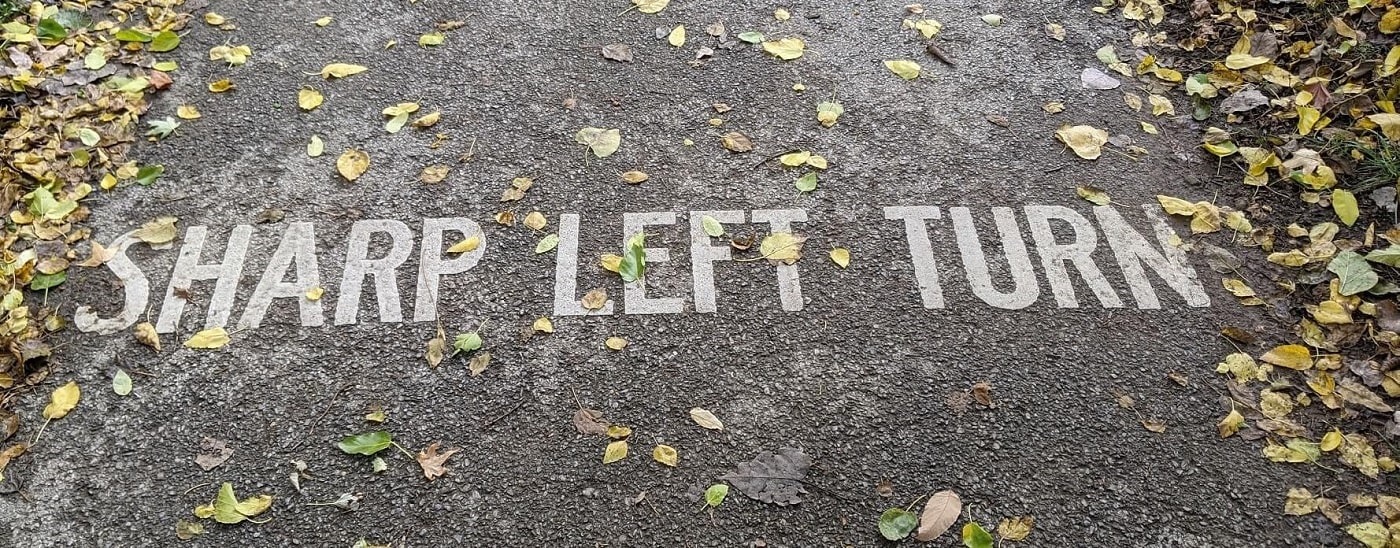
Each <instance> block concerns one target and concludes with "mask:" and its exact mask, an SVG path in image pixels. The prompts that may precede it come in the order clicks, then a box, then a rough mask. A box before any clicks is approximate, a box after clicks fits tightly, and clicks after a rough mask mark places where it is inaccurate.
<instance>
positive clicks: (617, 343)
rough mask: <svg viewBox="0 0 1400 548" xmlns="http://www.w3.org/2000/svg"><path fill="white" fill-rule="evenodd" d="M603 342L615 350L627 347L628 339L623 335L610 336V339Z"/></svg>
mask: <svg viewBox="0 0 1400 548" xmlns="http://www.w3.org/2000/svg"><path fill="white" fill-rule="evenodd" d="M603 344H605V345H607V347H608V348H610V349H613V350H622V349H624V348H627V339H624V338H622V337H608V340H607V341H604V342H603Z"/></svg>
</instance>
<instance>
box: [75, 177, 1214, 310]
mask: <svg viewBox="0 0 1400 548" xmlns="http://www.w3.org/2000/svg"><path fill="white" fill-rule="evenodd" d="M1142 209H1143V211H1144V212H1145V213H1146V217H1147V219H1148V221H1149V223H1150V224H1151V225H1152V226H1151V231H1152V235H1153V237H1154V239H1155V240H1156V245H1154V244H1153V243H1152V242H1151V241H1149V240H1148V238H1147V237H1146V236H1144V235H1143V234H1142V233H1140V232H1138V231H1137V230H1135V229H1134V228H1133V227H1132V226H1131V225H1129V223H1128V222H1127V221H1126V220H1125V219H1124V218H1123V216H1122V215H1121V214H1120V213H1119V212H1118V210H1117V209H1115V208H1113V207H1112V206H1097V207H1093V208H1092V210H1091V215H1085V214H1084V213H1081V212H1079V211H1076V210H1074V209H1071V208H1069V207H1065V206H1045V205H1026V206H1023V207H1021V208H1019V214H1018V209H1017V208H1012V207H992V208H989V209H986V210H974V209H973V208H969V207H962V206H957V207H949V208H947V210H946V212H945V211H944V209H943V208H941V207H939V206H928V205H924V206H890V207H885V208H882V210H883V213H884V218H885V219H886V220H889V221H898V222H901V223H902V224H903V228H904V232H905V237H906V240H907V242H908V248H909V255H908V258H909V261H910V263H911V264H912V266H913V274H914V279H913V280H911V282H912V283H913V284H914V285H915V286H916V287H917V288H918V293H919V296H920V299H921V301H922V303H923V306H924V307H925V308H928V309H940V308H944V307H945V306H946V302H945V301H944V296H943V283H944V279H943V278H940V267H941V268H943V271H942V272H943V274H945V275H947V274H950V273H951V272H949V270H948V267H949V266H950V265H948V264H940V261H939V259H938V256H937V253H935V250H936V248H935V242H938V243H940V244H941V243H943V242H947V241H948V240H952V242H953V244H954V246H953V247H954V248H956V250H957V254H958V256H959V258H960V265H961V267H962V276H959V277H954V278H948V280H949V281H951V282H965V283H966V284H967V286H968V288H969V290H970V291H971V293H972V294H973V295H974V296H975V297H976V298H977V299H978V300H980V301H982V302H983V303H985V304H987V305H988V306H991V307H993V308H999V309H1004V310H1018V309H1022V308H1025V307H1028V306H1031V305H1033V304H1035V303H1037V302H1041V301H1042V295H1041V284H1040V279H1041V276H1040V275H1039V274H1038V271H1037V268H1036V265H1037V264H1038V265H1039V269H1038V270H1039V273H1040V274H1043V276H1044V279H1045V280H1046V282H1047V283H1048V286H1049V288H1050V293H1051V295H1052V296H1053V301H1054V303H1055V306H1056V307H1058V308H1079V307H1080V306H1081V305H1082V304H1083V301H1082V299H1081V297H1080V296H1079V295H1077V294H1076V292H1075V284H1074V279H1073V277H1072V276H1076V275H1077V277H1078V278H1079V279H1080V280H1081V281H1082V282H1083V285H1084V286H1087V287H1088V289H1089V292H1090V293H1092V294H1093V296H1094V300H1095V302H1097V304H1098V305H1099V306H1101V307H1103V308H1122V307H1123V306H1124V300H1123V298H1122V297H1120V296H1119V293H1118V291H1116V290H1115V289H1114V287H1113V284H1112V283H1111V282H1110V281H1109V278H1108V276H1106V275H1105V274H1104V271H1103V268H1104V267H1105V266H1107V265H1106V264H1101V263H1100V262H1095V259H1094V256H1093V254H1094V252H1095V251H1097V250H1099V249H1100V241H1102V242H1105V243H1106V244H1107V247H1108V248H1109V251H1111V254H1112V257H1113V260H1114V261H1115V262H1116V263H1117V266H1118V268H1119V271H1120V273H1121V274H1122V279H1123V281H1124V282H1125V283H1126V284H1127V290H1128V293H1130V294H1131V295H1132V298H1133V303H1134V305H1135V306H1136V307H1137V308H1138V309H1142V310H1152V309H1160V308H1161V307H1162V303H1161V299H1160V298H1159V297H1158V294H1157V290H1156V289H1155V288H1154V287H1153V284H1152V282H1151V281H1150V280H1149V276H1148V272H1149V271H1150V272H1151V273H1152V275H1153V276H1154V277H1156V278H1158V279H1159V280H1161V281H1162V282H1164V283H1165V285H1166V286H1167V287H1168V288H1170V289H1171V290H1172V291H1174V292H1175V293H1176V295H1177V296H1179V297H1180V298H1181V302H1183V303H1184V304H1185V305H1187V306H1190V307H1205V306H1209V305H1210V297H1209V296H1208V295H1207V294H1206V292H1205V288H1204V287H1202V286H1201V283H1200V281H1199V280H1198V279H1197V278H1196V272H1195V270H1194V269H1193V268H1192V267H1191V265H1190V263H1189V262H1188V261H1187V258H1186V254H1185V252H1184V251H1182V250H1181V249H1179V248H1177V247H1176V246H1175V245H1173V243H1172V242H1173V241H1179V240H1177V239H1176V235H1175V233H1174V232H1173V231H1172V229H1171V227H1170V226H1168V225H1167V222H1166V219H1163V218H1162V217H1161V215H1159V214H1158V213H1157V212H1156V209H1155V207H1154V206H1152V205H1146V206H1143V208H1142ZM945 213H946V219H945ZM686 216H687V217H688V219H689V223H688V224H689V235H690V238H689V243H690V273H691V287H692V291H691V294H690V295H688V296H685V295H651V294H648V292H647V287H646V285H645V284H646V278H645V277H643V278H642V279H641V280H639V281H637V282H632V283H627V284H624V286H623V290H622V307H621V308H622V313H623V314H629V315H633V314H682V313H685V311H686V306H685V304H686V301H687V300H689V301H690V302H691V308H692V310H693V311H694V312H696V313H701V314H707V313H714V312H716V311H717V306H716V300H717V299H716V296H717V293H718V291H719V289H718V288H717V286H716V282H715V272H714V265H715V263H718V262H725V261H733V260H735V259H734V258H733V255H732V252H731V250H730V247H729V246H728V245H727V244H726V243H725V242H722V241H721V242H720V243H718V244H716V243H715V241H716V240H715V239H714V238H711V237H710V236H709V235H708V234H706V233H705V231H704V228H703V225H702V222H701V219H703V218H704V217H705V216H710V217H714V218H715V219H717V220H719V221H720V222H721V223H724V224H725V225H727V226H735V225H742V224H745V223H746V222H747V223H752V224H766V225H768V226H767V228H768V231H769V232H772V233H778V232H798V233H800V232H802V229H801V228H800V227H798V226H796V225H798V224H805V223H807V222H808V215H807V211H806V210H803V209H758V210H753V211H749V212H745V211H741V210H718V211H690V212H687V213H686ZM621 217H622V234H621V236H622V237H621V241H622V242H626V241H627V239H628V238H630V237H631V236H633V235H635V234H637V233H639V232H644V231H646V230H647V228H648V227H658V226H672V225H676V224H677V223H678V222H679V219H678V214H677V213H676V212H670V211H660V212H624V213H622V215H621ZM1091 217H1092V220H1091ZM988 221H990V223H988ZM1023 221H1024V226H1026V227H1027V228H1028V233H1029V234H1030V242H1029V245H1028V244H1027V241H1026V239H1025V238H1024V237H1023V230H1022V226H1023ZM1095 222H1097V229H1096V228H1095ZM421 223H422V225H421V230H420V231H419V233H420V234H421V235H422V237H421V242H420V243H418V244H415V235H414V231H413V230H412V229H411V228H410V227H409V225H408V224H407V223H405V222H403V221H398V220H391V219H369V220H360V221H356V222H355V223H354V224H353V225H351V227H350V232H349V234H348V235H347V236H346V244H345V252H344V253H345V260H344V263H343V265H344V268H343V270H342V275H341V280H340V289H339V294H338V297H337V301H336V305H335V317H334V323H335V325H350V324H355V323H359V322H360V312H361V310H360V299H361V297H362V296H363V294H364V293H365V289H366V288H365V285H366V281H367V279H372V281H371V282H370V284H369V286H370V289H371V290H372V292H373V297H374V301H375V310H376V311H377V318H378V320H379V321H380V322H384V323H399V322H403V321H404V314H403V309H402V300H403V299H402V297H401V295H400V287H399V270H400V269H401V268H402V267H403V265H404V264H405V263H406V262H407V261H408V259H409V257H411V256H412V254H413V250H414V247H415V245H417V247H418V248H419V260H418V269H417V276H416V277H415V279H416V280H417V281H416V282H415V283H414V284H413V285H414V299H413V316H412V320H411V321H413V322H429V321H434V320H436V319H437V318H438V302H439V300H440V298H441V295H439V294H438V288H439V286H440V285H441V281H442V279H443V278H445V277H449V276H454V275H460V274H463V273H465V272H468V271H470V270H472V269H473V268H476V267H477V266H478V265H479V264H480V263H481V262H482V260H483V259H484V258H485V252H486V248H487V246H486V245H485V239H486V234H485V232H484V231H483V230H482V227H481V225H480V224H478V223H477V222H475V221H473V220H471V219H467V218H465V217H440V218H427V219H423V220H422V221H421ZM988 224H990V225H991V226H990V227H989V226H987V225H988ZM579 227H580V216H579V214H577V213H563V214H560V215H559V232H558V234H559V245H558V247H557V248H556V249H555V277H554V295H553V301H554V302H553V308H554V315H555V316H608V315H611V314H613V312H614V310H615V309H616V306H615V303H614V302H613V301H612V300H608V301H607V303H606V304H604V306H603V307H602V308H601V309H599V310H586V309H584V308H583V306H582V304H581V303H580V302H579V290H578V281H577V279H578V274H579V254H580V249H579V240H580V238H579V236H580V233H579ZM133 232H134V231H133ZM208 232H209V229H208V227H206V226H203V225H197V226H191V227H189V228H188V229H186V231H185V238H184V240H183V243H182V245H181V246H180V249H179V255H178V257H177V259H176V261H175V265H174V268H173V269H172V271H171V275H170V281H169V283H168V284H167V286H166V290H165V298H164V301H163V302H162V303H161V307H160V315H159V319H158V320H157V323H156V331H157V332H159V333H172V332H174V331H175V330H176V328H177V327H178V325H179V323H180V321H181V319H182V316H183V313H184V309H185V304H186V303H187V301H188V299H189V298H190V295H189V293H188V290H189V287H190V284H192V283H194V282H196V281H213V282H214V291H213V293H212V295H211V296H210V297H209V304H208V307H207V312H206V318H205V328H212V327H223V326H225V325H226V324H227V323H228V320H229V317H230V315H231V314H232V311H233V308H234V303H235V297H236V294H237V292H238V288H239V287H240V285H241V281H242V278H243V274H244V272H243V270H244V269H243V266H244V263H245V261H246V259H247V250H248V246H249V243H250V239H251V237H252V233H253V228H252V227H251V226H249V225H238V226H235V227H234V228H233V229H232V231H231V232H230V236H229V240H228V243H227V245H226V246H225V251H224V255H223V257H222V258H221V259H219V262H205V260H204V259H203V258H202V256H203V255H204V247H205V244H206V243H207V240H208ZM449 233H450V234H453V235H454V239H452V240H450V241H459V240H461V239H465V238H468V237H473V236H475V237H478V238H481V239H482V245H480V246H478V247H477V248H476V249H474V250H472V251H470V252H467V253H462V254H459V255H457V256H454V257H447V256H445V254H444V252H443V249H444V244H445V243H446V242H448V241H449V239H448V238H447V237H446V235H447V234H449ZM1100 233H1101V234H1102V240H1101V239H1100ZM132 234H133V233H127V234H124V235H122V236H121V237H118V238H117V239H116V241H115V242H114V243H113V244H112V246H111V249H112V250H113V253H114V255H113V257H112V259H111V260H109V261H108V262H107V263H106V265H107V267H108V269H109V270H110V271H111V272H112V274H113V275H115V276H116V277H117V279H118V280H119V281H120V283H121V284H122V286H123V288H124V295H123V297H124V302H125V307H124V308H123V310H121V311H120V312H119V313H117V314H116V315H115V316H113V317H111V318H100V317H98V315H97V314H96V313H95V312H93V311H92V310H91V308H90V307H87V306H80V307H79V308H78V310H77V312H76V313H75V315H74V321H75V323H76V325H77V326H78V328H79V329H80V330H82V331H85V332H98V333H104V334H110V333H116V332H118V331H122V330H125V329H127V328H129V327H131V326H132V325H133V324H135V323H136V321H137V318H138V317H139V316H140V315H141V313H142V311H144V310H145V309H146V306H147V304H148V302H149V298H150V295H149V293H150V281H149V279H148V278H147V277H146V274H145V273H144V272H143V271H142V270H141V268H140V267H139V266H138V265H137V264H136V263H135V262H133V261H132V260H131V258H130V257H128V256H127V253H126V252H127V250H128V249H129V248H130V247H131V245H133V244H134V243H136V242H137V240H136V239H135V238H134V237H132ZM315 234H316V233H315V226H314V225H313V224H312V223H309V222H295V223H289V224H288V226H287V230H286V232H284V233H283V235H282V239H281V241H280V242H279V243H278V245H277V247H276V250H275V251H273V253H272V256H271V257H270V258H269V260H268V265H267V267H266V268H265V269H264V271H263V272H262V274H261V275H260V277H259V280H258V282H257V284H256V286H255V287H254V288H253V290H252V295H251V296H250V297H249V298H248V302H247V303H246V304H245V305H244V310H243V314H242V316H241V317H240V319H239V321H238V327H239V328H240V329H253V328H256V327H258V326H259V325H261V324H262V322H263V320H264V316H265V315H266V314H267V311H268V309H269V308H270V307H271V305H272V303H273V302H274V301H275V300H277V299H295V300H296V302H297V307H298V316H299V317H298V322H299V323H300V325H302V326H305V327H320V326H322V325H324V323H325V312H324V310H323V308H322V304H321V302H320V301H319V300H318V301H311V300H309V299H307V298H306V296H305V295H306V292H307V290H309V289H311V288H313V287H318V286H320V284H321V272H320V259H319V257H318V256H317V254H316V245H315V242H316V235H315ZM984 234H985V235H987V236H991V235H995V238H991V237H987V238H984V237H983V236H984ZM935 236H936V237H935ZM1066 237H1067V238H1066ZM385 240H387V244H380V245H371V242H382V241H385ZM987 242H995V244H994V245H987ZM937 249H944V246H939V247H938V248H937ZM1032 249H1034V251H1035V256H1036V257H1038V258H1039V261H1033V260H1032V254H1031V250H1032ZM944 250H945V251H946V249H944ZM671 251H672V250H671V249H668V248H665V247H648V248H646V256H647V262H648V263H649V264H652V265H657V264H664V263H667V262H670V261H671V259H672V256H671ZM371 255H373V256H371ZM1101 255H1102V253H1101ZM801 264H802V263H800V262H799V263H796V264H791V265H788V264H775V265H771V267H772V268H773V270H774V276H775V285H774V287H775V289H776V290H777V293H778V300H779V302H780V303H781V308H782V310H784V311H786V312H796V311H801V310H802V309H803V306H804V301H803V298H802V281H801V268H800V266H801ZM1003 265H1004V268H1002V266H1003ZM998 273H1000V274H1002V275H1001V276H998V275H997V274H998ZM288 274H294V279H293V280H291V281H287V280H286V278H287V275H288ZM1008 280H1009V283H1008ZM999 286H1000V287H999Z"/></svg>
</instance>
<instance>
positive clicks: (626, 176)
mask: <svg viewBox="0 0 1400 548" xmlns="http://www.w3.org/2000/svg"><path fill="white" fill-rule="evenodd" d="M650 178H651V176H650V175H647V174H646V173H645V172H641V171H637V170H635V169H634V170H632V171H628V172H627V173H623V174H622V182H624V183H627V184H629V185H636V184H641V183H643V182H645V181H646V180H647V179H650Z"/></svg>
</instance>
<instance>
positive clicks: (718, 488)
mask: <svg viewBox="0 0 1400 548" xmlns="http://www.w3.org/2000/svg"><path fill="white" fill-rule="evenodd" d="M728 495H729V486H728V485H725V484H723V483H716V484H714V485H711V486H710V487H709V488H707V489H705V505H706V506H709V507H710V508H718V507H719V505H720V504H721V503H723V502H724V497H726V496H728Z"/></svg>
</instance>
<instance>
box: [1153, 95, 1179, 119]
mask: <svg viewBox="0 0 1400 548" xmlns="http://www.w3.org/2000/svg"><path fill="white" fill-rule="evenodd" d="M1147 102H1148V103H1151V104H1152V115H1153V116H1165V115H1174V114H1176V107H1174V106H1172V101H1171V99H1168V98H1166V97H1163V96H1161V95H1148V96H1147Z"/></svg>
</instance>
